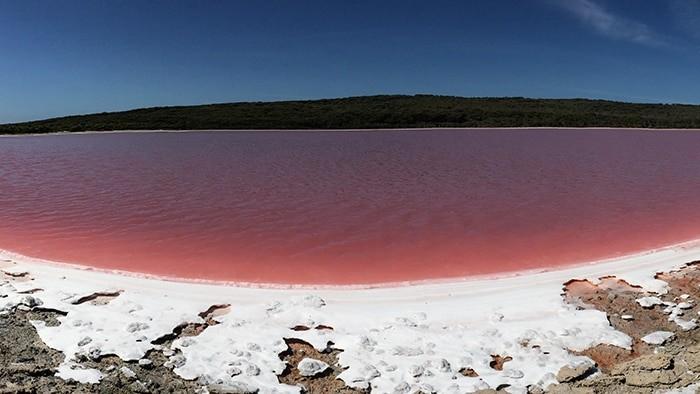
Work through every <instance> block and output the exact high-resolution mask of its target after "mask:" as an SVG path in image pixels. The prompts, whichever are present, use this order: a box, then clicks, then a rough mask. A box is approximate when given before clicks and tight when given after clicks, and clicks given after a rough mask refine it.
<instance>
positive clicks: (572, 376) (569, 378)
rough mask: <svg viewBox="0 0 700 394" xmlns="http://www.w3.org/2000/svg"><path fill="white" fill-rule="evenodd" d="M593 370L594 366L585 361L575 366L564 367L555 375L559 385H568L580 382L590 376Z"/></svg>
mask: <svg viewBox="0 0 700 394" xmlns="http://www.w3.org/2000/svg"><path fill="white" fill-rule="evenodd" d="M594 370H595V364H594V363H592V362H590V361H587V362H584V363H581V364H579V365H577V366H568V365H567V366H565V367H563V368H561V369H560V370H559V372H558V373H557V381H558V382H559V383H568V382H575V381H577V380H581V379H583V378H585V377H586V376H588V375H590V374H591V373H592V372H593V371H594Z"/></svg>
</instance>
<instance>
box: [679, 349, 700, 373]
mask: <svg viewBox="0 0 700 394" xmlns="http://www.w3.org/2000/svg"><path fill="white" fill-rule="evenodd" d="M683 360H684V361H685V362H686V364H688V369H690V370H691V371H693V372H700V345H695V346H692V347H690V348H688V351H687V352H686V353H685V354H684V355H683Z"/></svg>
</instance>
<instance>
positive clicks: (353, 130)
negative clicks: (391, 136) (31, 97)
mask: <svg viewBox="0 0 700 394" xmlns="http://www.w3.org/2000/svg"><path fill="white" fill-rule="evenodd" d="M481 130H484V131H501V130H502V131H513V130H515V131H517V130H522V131H528V130H540V131H542V130H561V131H641V132H657V131H658V132H668V131H674V132H678V131H684V132H699V131H700V128H643V127H546V126H538V127H396V128H370V129H183V130H158V129H154V130H105V131H52V132H49V133H29V134H3V133H0V138H8V137H42V136H57V135H90V134H156V133H208V132H241V133H257V132H262V133H281V132H282V133H284V132H286V133H333V132H336V133H344V132H377V133H380V132H395V131H481Z"/></svg>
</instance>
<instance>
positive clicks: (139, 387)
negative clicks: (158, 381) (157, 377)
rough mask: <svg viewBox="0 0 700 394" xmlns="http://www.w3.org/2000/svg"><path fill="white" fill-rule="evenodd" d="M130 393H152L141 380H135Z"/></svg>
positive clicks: (130, 387) (130, 386)
mask: <svg viewBox="0 0 700 394" xmlns="http://www.w3.org/2000/svg"><path fill="white" fill-rule="evenodd" d="M129 392H130V393H150V390H148V388H147V387H146V385H145V384H143V383H142V382H141V381H140V380H137V381H135V382H134V383H131V384H130V385H129Z"/></svg>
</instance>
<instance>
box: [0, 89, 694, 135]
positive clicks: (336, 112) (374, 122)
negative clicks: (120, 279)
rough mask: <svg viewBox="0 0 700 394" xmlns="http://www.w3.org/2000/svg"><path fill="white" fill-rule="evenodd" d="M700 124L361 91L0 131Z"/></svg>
mask: <svg viewBox="0 0 700 394" xmlns="http://www.w3.org/2000/svg"><path fill="white" fill-rule="evenodd" d="M537 126H545V127H546V126H551V127H645V128H700V106H698V105H681V104H634V103H621V102H613V101H604V100H587V99H528V98H517V97H515V98H464V97H449V96H430V95H416V96H367V97H350V98H339V99H326V100H309V101H279V102H241V103H230V104H210V105H193V106H179V107H155V108H143V109H136V110H131V111H123V112H109V113H99V114H90V115H79V116H66V117H61V118H53V119H46V120H39V121H32V122H25V123H14V124H4V125H0V133H3V134H24V133H48V132H57V131H88V130H90V131H101V130H157V129H165V130H182V129H190V130H201V129H372V128H413V127H537Z"/></svg>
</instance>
